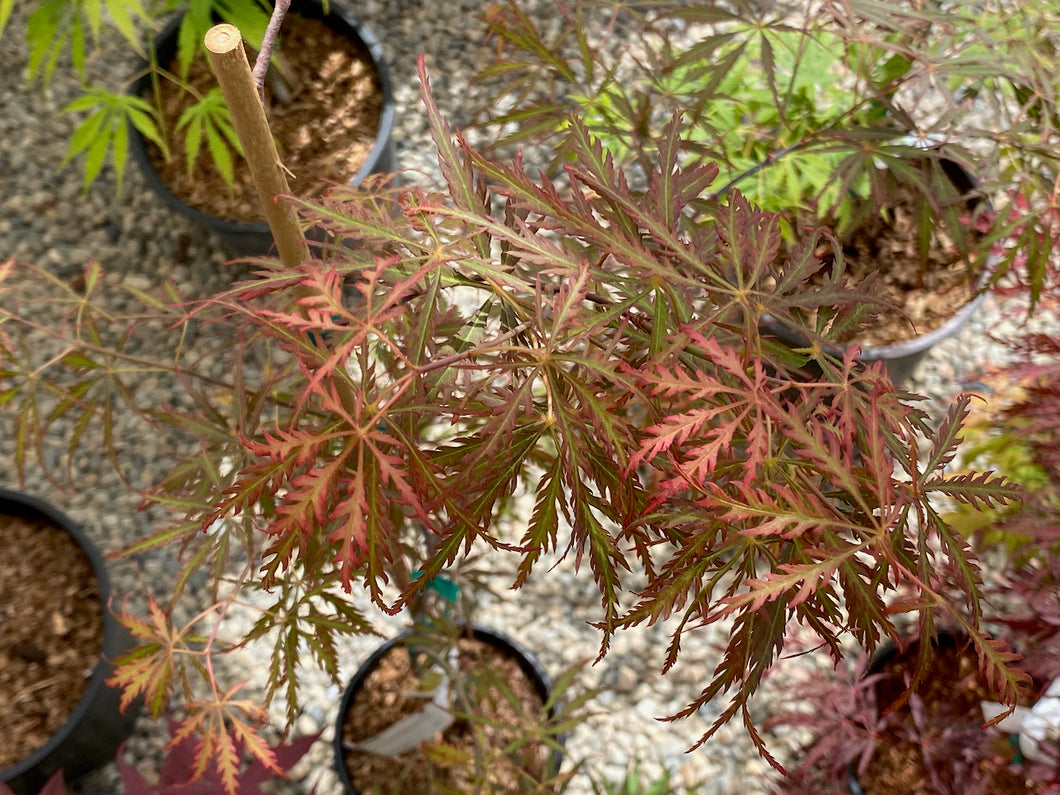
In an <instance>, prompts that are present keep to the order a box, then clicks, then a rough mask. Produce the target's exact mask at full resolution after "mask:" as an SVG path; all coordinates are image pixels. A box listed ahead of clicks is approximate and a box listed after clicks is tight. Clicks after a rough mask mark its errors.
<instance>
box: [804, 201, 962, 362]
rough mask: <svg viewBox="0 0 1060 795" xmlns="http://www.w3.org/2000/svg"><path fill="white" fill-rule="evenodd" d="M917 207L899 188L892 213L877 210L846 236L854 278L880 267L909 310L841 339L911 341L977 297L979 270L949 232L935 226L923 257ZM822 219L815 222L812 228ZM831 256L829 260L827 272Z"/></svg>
mask: <svg viewBox="0 0 1060 795" xmlns="http://www.w3.org/2000/svg"><path fill="white" fill-rule="evenodd" d="M914 207H915V205H914V204H913V200H912V198H911V197H910V196H909V194H908V192H905V193H904V194H903V192H902V191H901V190H899V192H898V193H897V194H896V196H895V198H894V204H893V206H892V207H890V208H889V210H888V213H887V214H886V215H882V214H880V213H874V214H872V215H871V216H870V217H868V218H867V219H866V220H865V222H864V223H862V224H860V225H859V226H858V228H857V229H855V230H852V231H851V233H850V234H848V235H847V236H846V237H845V239H843V240H842V244H843V262H844V266H845V268H844V271H845V273H846V275H847V277H848V278H849V279H850V281H851V282H852V283H853V284H858V283H860V282H861V281H863V280H864V279H865V278H866V277H867V276H869V275H870V274H871V273H873V272H874V271H878V277H879V279H880V280H881V281H882V283H883V287H884V289H885V292H886V295H887V297H889V298H890V300H891V301H892V302H893V303H894V304H895V305H896V306H898V307H900V308H901V310H902V312H904V313H905V314H904V316H903V315H902V314H901V313H899V312H881V313H880V314H879V315H878V316H877V317H876V318H874V319H873V321H872V322H871V324H870V325H869V326H867V327H865V328H862V329H860V330H859V331H858V332H857V333H856V334H854V335H852V337H851V338H849V339H840V340H838V341H840V342H853V341H856V342H857V343H858V344H859V345H862V346H867V345H872V346H878V345H893V344H895V343H900V342H907V341H909V340H912V339H915V338H916V337H918V336H920V335H921V334H926V333H927V332H929V331H934V330H935V329H936V328H938V327H939V326H941V325H942V324H943V323H945V322H946V321H947V320H949V319H950V318H951V317H953V315H954V314H956V313H957V311H958V310H959V309H961V307H963V306H964V305H965V304H967V303H968V302H969V301H971V300H972V298H973V297H974V296H975V293H976V274H975V272H974V270H973V268H972V267H971V266H970V264H969V262H968V259H967V257H966V256H965V255H964V254H963V253H962V251H961V250H960V247H959V246H958V245H957V243H956V242H955V241H953V240H952V239H950V238H949V237H948V236H947V235H946V234H945V233H944V231H943V230H941V229H938V228H936V229H935V231H934V232H933V234H932V240H931V245H930V246H929V247H928V252H927V257H926V258H923V257H922V256H921V254H920V243H919V235H920V229H919V221H918V219H917V218H916V216H915V214H914ZM817 223H818V222H816V221H809V225H810V226H814V225H817ZM827 253H828V254H830V250H829V251H828V252H827ZM830 260H831V257H827V258H826V262H825V265H826V268H825V270H826V271H827V270H830V269H831V264H832V263H831V261H830Z"/></svg>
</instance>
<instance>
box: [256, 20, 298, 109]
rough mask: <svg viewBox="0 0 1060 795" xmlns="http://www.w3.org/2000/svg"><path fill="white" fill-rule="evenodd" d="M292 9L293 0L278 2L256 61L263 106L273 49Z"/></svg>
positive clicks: (257, 80) (257, 83)
mask: <svg viewBox="0 0 1060 795" xmlns="http://www.w3.org/2000/svg"><path fill="white" fill-rule="evenodd" d="M290 7H291V0H276V6H275V7H274V8H273V9H272V17H270V18H269V24H268V27H266V28H265V36H264V37H263V38H262V40H261V51H260V52H259V53H258V57H257V59H256V60H255V61H254V71H253V73H252V74H253V75H254V85H256V86H257V88H258V97H259V98H260V99H261V104H262V105H264V104H265V73H266V72H268V71H269V61H270V60H271V59H272V48H273V46H274V45H275V44H276V39H277V37H278V36H279V35H280V25H282V24H283V18H284V16H286V14H287V9H289V8H290Z"/></svg>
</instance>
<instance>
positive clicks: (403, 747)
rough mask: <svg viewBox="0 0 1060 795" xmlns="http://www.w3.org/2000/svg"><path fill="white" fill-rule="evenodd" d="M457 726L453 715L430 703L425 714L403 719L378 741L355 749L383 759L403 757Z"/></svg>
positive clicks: (419, 713)
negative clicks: (440, 733)
mask: <svg viewBox="0 0 1060 795" xmlns="http://www.w3.org/2000/svg"><path fill="white" fill-rule="evenodd" d="M452 723H453V714H452V713H451V712H450V711H449V710H448V709H446V708H445V707H440V706H438V704H436V703H435V702H433V701H428V702H427V704H426V705H425V706H424V708H423V711H422V712H417V713H416V714H415V715H409V716H407V717H404V718H402V719H401V720H399V721H398V722H397V723H395V724H394V725H393V726H389V727H387V728H386V729H383V731H381V732H379V734H377V735H375V737H371V738H369V739H367V740H365V741H364V742H363V743H354V744H353V746H352V747H353V748H355V749H356V750H358V751H364V752H365V753H369V754H378V755H379V756H399V755H401V754H403V753H405V752H406V751H411V750H412V749H413V748H415V747H416V746H417V745H419V744H420V743H421V742H423V741H424V740H429V739H431V738H432V737H433V736H434V735H435V734H437V733H438V732H440V731H443V730H444V729H448V728H449V726H450V725H452Z"/></svg>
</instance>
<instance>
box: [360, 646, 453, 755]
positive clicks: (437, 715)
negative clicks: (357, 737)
mask: <svg viewBox="0 0 1060 795" xmlns="http://www.w3.org/2000/svg"><path fill="white" fill-rule="evenodd" d="M456 659H457V652H456V648H455V647H454V648H452V649H450V650H449V664H450V665H451V666H453V667H454V668H455V667H456ZM431 673H434V674H438V675H439V680H440V681H439V682H438V686H437V687H436V688H435V689H434V692H433V693H432V694H431V700H430V701H428V702H427V703H426V704H425V705H424V707H423V709H422V710H420V711H419V712H417V713H415V714H413V715H408V716H406V717H404V718H402V719H401V720H399V721H398V722H397V723H395V724H393V725H391V726H388V727H387V728H385V729H383V731H381V732H379V734H377V735H375V736H374V737H369V738H368V739H367V740H365V741H364V742H361V743H352V744H351V745H350V747H351V748H353V749H355V750H357V751H364V752H365V753H368V754H377V755H378V756H400V755H401V754H403V753H405V752H406V751H411V750H412V749H413V748H415V747H416V746H417V745H419V744H420V743H422V742H423V741H424V740H429V739H431V738H432V737H433V736H434V735H435V734H437V733H438V732H440V731H444V730H445V729H448V728H449V727H450V726H451V725H452V724H453V721H454V720H455V719H454V717H453V713H452V712H450V710H449V677H448V675H446V672H445V670H443V669H442V668H441V666H437V665H436V666H434V667H432V668H431Z"/></svg>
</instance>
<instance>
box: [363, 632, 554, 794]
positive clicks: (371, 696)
mask: <svg viewBox="0 0 1060 795" xmlns="http://www.w3.org/2000/svg"><path fill="white" fill-rule="evenodd" d="M457 649H458V652H459V670H460V674H461V678H462V679H463V681H464V686H465V687H467V688H468V692H469V694H470V695H471V697H472V698H473V699H474V701H475V702H476V703H477V707H478V713H479V714H480V715H481V716H482V717H483V718H484V719H485V721H488V722H489V724H490V725H486V722H480V723H478V724H477V725H472V724H471V723H470V722H469V721H467V720H464V719H463V718H461V717H459V715H458V717H457V720H456V721H455V722H454V723H453V724H452V725H451V726H449V728H447V729H444V730H442V731H440V732H439V733H438V734H437V735H436V736H435V737H434V738H432V739H431V740H428V741H426V742H424V743H422V744H421V745H420V746H419V747H418V748H415V749H413V750H411V751H408V752H406V753H404V754H402V755H400V756H397V757H390V756H381V755H375V754H369V753H362V752H359V751H355V750H348V751H347V752H346V758H345V765H346V770H347V771H348V773H349V776H350V781H351V782H352V783H353V784H354V786H356V787H357V789H358V790H359V791H360V792H362V793H376V792H378V793H386V794H387V795H389V793H394V792H400V793H401V795H429V793H433V792H437V791H446V792H448V791H453V792H473V791H474V787H473V786H472V784H471V783H469V782H470V779H471V777H472V775H473V773H474V770H475V756H476V751H475V748H474V742H473V732H475V731H481V732H483V733H484V736H485V738H486V741H487V742H488V744H489V747H490V749H492V750H491V752H490V757H489V760H488V765H487V766H486V767H487V770H488V776H489V780H490V782H491V784H492V786H493V789H492V790H491V791H493V792H507V793H513V794H514V793H521V792H525V791H527V789H529V788H530V787H529V786H528V784H527V782H528V780H533V781H541V780H543V779H544V778H545V775H546V771H547V767H548V749H547V748H546V747H545V746H544V745H541V744H539V743H534V742H530V743H528V744H526V745H523V746H521V747H520V748H519V749H518V750H516V751H514V752H512V753H511V754H508V755H505V756H504V757H503V758H502V759H500V760H498V758H497V755H496V751H497V750H498V749H501V748H503V747H504V746H506V745H508V744H509V743H511V742H512V741H513V740H514V739H516V738H517V737H518V734H519V733H518V730H517V729H515V728H508V727H518V726H521V725H527V724H526V719H525V718H524V717H523V716H524V715H527V716H532V717H531V718H530V720H531V721H536V720H537V716H538V715H540V714H541V711H542V709H543V707H544V703H543V702H542V700H541V697H540V696H539V695H538V693H537V691H536V689H535V687H534V683H533V682H532V681H531V680H530V678H529V677H528V676H527V675H526V673H525V672H524V671H523V669H522V668H521V667H520V666H519V663H518V662H517V661H516V660H514V659H513V658H511V657H510V656H508V655H506V654H504V652H503V651H501V650H500V649H497V648H496V647H494V646H492V645H489V644H485V643H482V642H480V641H476V640H472V639H461V640H460V641H458V642H457ZM496 679H499V680H500V681H502V682H503V683H504V685H505V687H506V688H508V689H509V690H510V691H511V693H512V694H513V695H514V696H515V700H516V702H517V703H519V704H520V705H522V706H521V708H520V709H516V708H515V707H514V706H513V705H512V704H511V703H510V702H509V701H508V700H507V699H505V698H504V696H503V695H501V693H500V691H499V690H498V689H497V688H496V687H491V683H492V682H493V681H495V680H496ZM418 689H422V688H421V687H420V683H419V682H418V680H417V678H416V675H415V674H414V673H413V671H412V670H411V667H410V664H409V655H408V652H407V651H406V649H405V647H404V646H400V645H399V646H395V647H394V649H392V650H391V651H390V652H389V653H388V654H387V655H386V656H384V657H383V658H382V660H381V661H380V663H379V665H378V667H376V668H375V670H373V671H372V672H371V673H370V674H369V675H368V677H367V679H366V680H365V682H364V687H363V688H362V689H361V691H360V693H359V695H358V697H357V699H356V700H355V701H354V702H353V704H352V705H351V707H350V710H349V712H348V713H347V715H346V720H345V723H344V726H343V740H344V741H345V742H346V743H359V742H364V741H366V740H368V739H370V738H372V737H374V736H376V735H377V734H379V733H380V732H381V731H383V730H384V729H386V728H387V727H389V726H391V725H393V724H394V723H397V722H398V721H399V720H400V719H401V718H403V717H405V716H407V715H410V714H413V713H415V712H418V711H420V710H421V709H422V708H423V704H424V700H423V698H422V697H417V695H416V692H417V690H418ZM454 711H455V712H456V713H460V712H462V711H463V709H462V707H461V705H460V704H459V703H457V704H454ZM530 725H534V724H533V723H531V724H530ZM432 780H433V781H434V782H435V783H434V785H433V786H432V784H431V781H432ZM439 787H442V788H444V787H449V788H450V789H441V790H439Z"/></svg>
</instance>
